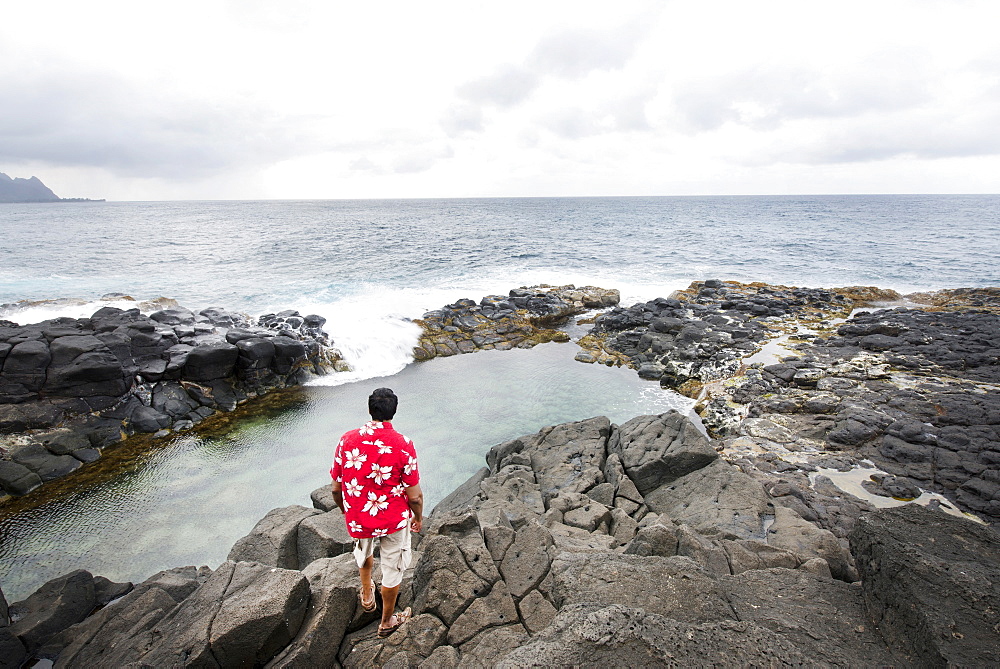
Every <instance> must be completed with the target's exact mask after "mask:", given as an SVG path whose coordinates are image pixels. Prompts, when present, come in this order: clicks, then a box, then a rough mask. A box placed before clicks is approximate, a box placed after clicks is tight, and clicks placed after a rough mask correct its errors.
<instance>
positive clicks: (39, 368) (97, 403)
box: [0, 307, 343, 494]
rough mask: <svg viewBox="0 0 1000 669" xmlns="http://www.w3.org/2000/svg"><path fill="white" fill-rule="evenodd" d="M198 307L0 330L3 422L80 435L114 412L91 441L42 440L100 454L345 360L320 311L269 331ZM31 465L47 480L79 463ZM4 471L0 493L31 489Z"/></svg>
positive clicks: (105, 312)
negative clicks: (322, 324) (73, 443)
mask: <svg viewBox="0 0 1000 669" xmlns="http://www.w3.org/2000/svg"><path fill="white" fill-rule="evenodd" d="M205 314H207V315H205ZM205 314H199V315H198V316H195V315H194V314H192V312H190V311H188V310H187V309H184V308H182V307H171V308H168V309H165V310H162V311H159V312H157V313H156V314H154V316H155V318H153V317H146V316H143V315H142V314H140V313H139V310H138V309H130V310H125V311H123V310H121V309H115V308H111V307H106V308H102V309H100V310H98V311H97V312H95V313H94V315H93V316H92V317H91V318H82V319H70V318H58V319H53V320H50V321H44V322H42V323H39V324H35V325H29V326H14V325H12V326H11V327H6V328H0V362H2V364H0V432H3V433H8V434H19V433H26V432H28V431H30V430H45V429H49V428H53V427H56V426H59V427H60V430H59V431H61V432H67V433H71V436H73V437H75V438H76V439H77V440H82V439H86V438H88V435H89V434H90V433H91V431H92V427H93V424H94V423H96V422H100V421H114V422H117V428H116V429H111V428H108V429H106V430H105V432H106V434H104V435H103V436H102V437H101V439H100V443H92V446H93V447H92V448H87V447H80V446H70V445H68V443H63V442H66V440H65V439H62V438H60V441H46V442H45V443H44V444H43V445H45V446H46V447H47V448H48V449H49V451H51V453H52V454H53V455H54V456H56V457H61V456H70V455H72V456H73V458H75V459H76V460H77V461H78V462H92V461H94V460H96V459H98V457H99V455H100V453H99V451H98V450H97V449H100V448H103V447H105V446H107V445H110V444H111V443H114V442H116V441H120V440H122V439H124V438H125V437H126V436H128V435H130V434H134V433H135V432H142V433H149V434H157V433H160V432H161V431H163V430H167V429H173V430H182V429H188V428H190V427H191V426H193V424H194V423H197V422H199V421H200V420H201V419H203V418H204V417H205V416H206V415H209V414H210V413H211V412H213V411H215V410H219V409H221V410H226V411H231V410H233V409H235V407H236V405H237V404H238V403H240V402H242V401H244V400H245V399H246V398H247V396H248V395H259V394H263V393H265V392H267V391H269V390H272V389H275V388H283V387H287V386H289V385H296V384H300V383H302V382H303V381H305V380H306V378H307V377H308V376H309V375H311V374H319V373H324V372H325V370H327V369H330V368H332V369H340V368H341V367H342V366H343V365H342V364H341V363H342V359H341V356H340V353H339V351H337V350H336V349H333V348H331V347H329V346H328V344H329V340H328V338H327V337H326V335H325V334H324V333H323V332H322V330H320V329H318V325H317V323H319V322H320V321H321V320H322V319H318V317H316V318H312V317H307V318H306V319H305V321H304V323H306V322H308V323H311V325H309V326H308V327H307V326H306V325H303V326H302V327H300V328H298V329H289V330H282V331H281V335H280V336H275V332H273V331H272V330H269V329H265V328H260V327H257V326H254V325H253V324H251V323H250V322H249V321H247V320H246V319H245V317H242V316H235V315H232V314H228V313H225V312H223V311H221V310H205ZM213 319H214V321H213ZM317 319H318V320H317ZM216 324H218V325H219V327H220V328H222V329H219V330H217V329H216ZM234 325H239V326H240V327H232V326H234ZM231 333H242V334H244V335H245V336H239V337H233V339H234V340H235V341H237V342H239V343H240V345H239V346H234V345H233V344H231V343H230V342H229V341H227V339H228V338H229V334H231ZM102 429H104V428H102ZM24 436H25V437H27V439H26V443H28V442H33V443H34V444H37V443H38V441H37V439H32V437H33V435H30V434H28V435H24ZM40 438H41V437H39V439H40ZM28 445H29V446H30V445H31V443H28ZM21 450H24V449H23V448H21V447H17V448H14V449H12V451H13V452H12V453H10V454H9V455H8V454H6V453H5V454H4V458H3V459H4V460H5V461H6V460H9V459H13V460H14V461H15V462H16V461H17V459H16V458H14V455H15V454H16V452H18V451H21ZM21 457H22V459H23V458H29V457H33V458H35V459H37V458H38V457H43V454H41V453H38V452H36V453H34V454H33V455H29V454H27V453H26V454H22V456H21ZM28 468H29V469H31V470H32V471H36V472H41V470H42V469H44V475H41V478H42V479H43V480H50V478H53V477H59V476H63V475H66V474H67V473H69V472H71V471H73V469H75V465H73V463H72V462H70V460H68V459H66V460H62V461H51V460H49V461H48V462H46V463H44V464H41V463H37V464H35V465H31V464H29V465H28ZM11 478H12V480H10V481H8V485H7V486H6V488H5V490H6V491H7V492H9V493H12V494H24V493H25V492H27V491H28V490H29V489H30V488H31V485H32V484H31V481H30V477H29V479H24V477H23V476H20V477H11ZM22 479H23V480H22Z"/></svg>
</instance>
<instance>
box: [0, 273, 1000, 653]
mask: <svg viewBox="0 0 1000 669" xmlns="http://www.w3.org/2000/svg"><path fill="white" fill-rule="evenodd" d="M571 292H572V293H575V294H578V295H584V296H585V297H580V298H577V297H573V296H571V295H570V293H571ZM515 298H516V299H518V300H520V302H519V303H518V302H515V301H514V300H515ZM617 302H618V297H617V294H616V293H614V291H602V290H601V289H591V288H589V287H588V288H587V289H580V290H577V289H575V288H574V287H571V286H561V287H555V288H553V287H547V286H545V287H534V288H524V289H518V290H517V291H512V292H511V295H510V296H508V297H507V298H503V297H497V296H490V297H488V298H485V299H483V300H482V301H481V302H479V303H476V302H474V301H472V300H461V301H459V302H457V303H455V304H452V305H448V306H447V307H445V308H443V309H441V310H438V311H436V312H430V313H428V314H427V315H425V317H424V318H423V319H421V321H418V324H420V325H421V326H422V327H423V329H424V334H423V337H422V338H421V341H420V345H419V347H418V348H419V349H420V350H422V351H424V354H423V356H424V357H423V358H421V357H420V356H421V354H420V353H418V352H417V351H415V355H416V356H417V357H418V359H427V358H430V357H435V356H438V355H442V356H443V355H455V354H459V353H467V352H474V351H476V350H488V349H490V348H494V349H504V348H512V347H515V346H531V345H534V344H536V343H540V342H542V341H560V340H563V341H565V340H568V339H570V335H568V334H567V333H566V332H565V331H560V330H558V329H557V328H558V327H559V326H560V324H561V323H562V321H564V320H566V319H569V318H573V317H575V316H579V315H582V314H584V313H586V312H587V311H588V310H591V309H599V308H605V309H606V308H607V307H613V306H614V305H615V304H617ZM897 305H905V306H897ZM880 306H882V307H886V306H888V308H878V307H880ZM863 308H867V309H870V310H866V311H859V309H863ZM206 318H207V316H206ZM593 324H594V327H593V328H592V330H591V331H590V332H589V333H587V334H586V335H584V336H583V337H581V338H580V339H579V341H578V344H579V345H580V346H581V351H580V353H579V354H578V355H577V359H578V360H580V361H581V362H590V363H597V364H607V365H628V366H630V367H633V368H634V369H636V370H637V372H638V373H639V374H640V375H641V376H643V377H644V378H648V379H655V380H658V381H659V383H660V384H661V386H663V387H667V388H671V389H676V390H678V391H680V392H682V393H684V394H686V395H688V396H690V397H692V398H693V399H695V400H696V405H695V406H696V410H697V413H698V415H699V416H700V418H701V421H702V424H703V425H702V427H704V428H707V432H708V436H707V437H706V436H705V435H704V434H703V432H702V431H701V429H700V428H699V427H698V426H695V425H694V424H692V423H691V422H690V421H688V420H687V419H686V418H684V417H683V416H681V415H680V414H677V413H675V412H670V413H667V414H663V415H660V416H639V417H636V418H634V419H632V420H630V421H627V422H625V423H623V424H622V425H614V424H612V423H610V421H608V419H606V418H603V417H595V418H592V419H590V420H586V421H580V422H576V423H568V424H564V425H557V426H553V427H548V428H545V429H543V430H541V431H540V432H538V433H537V434H532V435H526V436H524V437H521V438H519V439H515V440H512V441H510V442H505V443H503V444H498V445H496V446H494V447H493V448H492V449H491V450H490V452H489V455H488V456H487V462H486V465H487V466H486V467H483V469H481V470H480V471H479V472H478V473H477V474H476V475H474V476H473V477H472V478H471V479H470V480H469V481H467V482H466V483H465V484H464V485H462V486H461V487H460V488H459V489H457V490H456V491H455V492H453V493H452V494H451V495H450V496H449V497H448V498H446V499H445V500H443V501H442V502H441V503H440V504H439V505H438V506H437V508H436V509H435V510H434V512H433V514H432V515H431V517H430V519H429V521H428V522H427V523H426V524H425V527H426V530H425V533H424V535H423V536H422V537H419V538H416V539H415V541H416V542H417V546H416V549H417V553H416V559H415V563H414V565H413V568H412V569H411V570H410V572H409V573H408V575H407V577H406V579H405V580H404V586H403V589H402V591H401V595H400V604H401V605H402V606H406V605H410V606H412V607H413V609H414V613H415V614H416V615H415V617H414V618H413V620H411V621H410V622H409V623H408V624H407V625H406V626H404V627H403V628H402V629H401V630H400V631H399V632H397V633H396V634H394V635H393V636H391V637H389V638H388V639H378V638H377V637H376V636H375V633H374V630H375V626H376V625H377V617H376V615H375V614H365V613H364V612H363V611H361V609H360V606H359V605H358V600H357V588H358V585H359V584H358V578H357V571H356V568H355V567H354V563H353V560H352V558H351V556H350V555H349V552H350V548H351V542H350V539H349V537H348V536H347V535H346V531H345V529H344V523H343V518H342V516H341V515H340V513H339V512H338V511H337V510H336V509H335V508H334V507H333V504H332V499H331V498H330V495H329V492H328V487H327V486H323V487H321V488H319V489H317V490H316V491H315V492H314V493H313V496H312V497H313V498H312V507H313V508H308V507H305V506H297V505H296V506H290V507H285V508H282V509H275V510H273V511H272V512H270V513H269V514H268V515H267V516H266V517H265V518H263V519H261V521H260V522H259V523H258V524H257V526H256V527H255V528H254V529H253V530H252V531H251V532H250V534H248V535H247V536H246V537H244V538H243V539H241V540H240V541H239V542H237V544H236V545H235V546H234V547H233V548H232V550H231V552H230V554H229V560H228V561H227V562H225V563H224V564H223V565H221V566H220V567H219V568H218V569H215V570H214V571H213V570H210V569H208V568H207V567H201V568H195V567H181V568H176V569H171V570H167V571H164V572H161V573H159V574H157V575H155V576H153V577H152V578H150V579H148V580H147V581H145V582H143V583H141V584H138V585H135V586H133V585H132V584H114V583H110V582H108V581H107V580H106V579H102V578H101V577H95V576H93V575H91V574H90V573H89V572H86V571H82V570H80V571H77V572H73V573H72V574H68V575H66V576H64V577H61V578H60V579H55V580H54V581H51V582H50V583H48V584H46V585H45V586H43V587H42V588H40V589H39V590H38V591H37V592H36V593H35V594H33V595H31V596H30V597H28V598H27V599H25V600H24V601H22V602H17V603H14V604H12V605H11V606H10V607H9V612H8V610H7V609H8V607H7V605H6V602H5V601H3V598H2V596H0V657H4V658H7V657H10V658H15V659H13V660H9V661H8V664H6V665H2V664H0V666H14V667H16V666H19V665H20V663H21V662H23V661H25V660H26V659H27V658H30V657H37V658H44V659H51V660H54V661H55V665H56V666H57V667H60V666H67V667H72V666H98V667H100V666H109V667H110V666H122V665H125V664H130V663H141V664H144V665H152V666H159V665H185V666H187V665H199V664H209V665H212V666H245V665H253V666H267V667H286V666H289V667H290V666H317V665H321V666H362V665H363V666H392V667H405V666H469V667H479V666H551V665H580V666H607V665H609V664H613V665H636V666H650V665H653V666H670V665H674V666H675V665H677V664H723V665H741V666H742V665H747V664H754V665H761V664H766V665H773V664H820V665H844V664H847V665H861V666H869V665H921V666H923V665H929V666H945V665H963V666H964V665H989V664H996V663H998V662H1000V651H998V649H1000V632H998V631H997V630H1000V612H998V611H997V609H996V606H995V604H994V603H995V602H996V601H1000V537H998V535H997V533H996V531H995V529H994V528H991V527H989V523H990V522H994V523H995V521H996V520H997V519H998V518H1000V474H998V471H1000V467H998V463H1000V403H998V400H997V398H998V397H1000V393H998V392H997V391H998V390H1000V360H998V354H1000V290H998V289H956V290H951V291H939V292H937V293H933V294H922V295H909V296H900V295H898V294H896V293H894V292H892V291H884V290H880V289H875V288H842V289H804V288H792V287H784V286H771V285H766V284H759V283H758V284H742V283H737V282H727V281H720V280H709V281H704V282H695V283H694V284H692V286H691V287H690V288H689V289H687V290H684V291H678V292H677V293H675V294H673V295H671V296H669V297H666V298H659V299H657V300H653V301H650V302H646V303H642V304H637V305H633V306H631V307H627V308H623V307H614V308H612V309H610V310H609V311H606V312H605V313H604V314H602V315H599V316H597V317H596V319H594V321H593ZM154 327H155V326H154ZM43 334H44V333H43ZM60 336H62V335H60ZM67 336H68V335H67ZM76 336H79V335H76ZM279 336H283V335H279ZM6 341H7V342H8V343H9V342H10V340H9V339H8V340H6ZM237 348H240V347H238V346H237ZM240 350H242V349H240ZM4 371H6V368H4ZM289 378H290V377H289ZM159 382H160V383H162V379H161V381H159ZM181 387H184V386H183V385H181ZM140 403H141V402H140ZM143 406H145V405H143ZM850 471H857V472H860V473H861V475H862V477H863V478H865V479H867V480H866V481H864V482H863V486H864V489H865V490H866V491H867V492H869V493H872V494H874V495H878V496H881V497H882V498H885V499H888V498H895V499H896V500H897V501H896V502H893V503H900V502H903V501H906V500H910V499H914V498H916V497H917V496H918V495H922V494H923V493H924V491H935V492H937V493H940V494H941V495H943V496H944V497H945V498H946V500H947V501H945V502H938V501H934V500H932V501H931V503H930V505H929V506H921V505H918V504H912V503H909V504H903V505H902V506H898V507H895V508H889V509H876V508H875V506H873V505H872V504H871V503H870V502H869V501H865V500H864V499H861V498H859V497H855V496H853V495H851V494H849V493H847V492H845V491H844V490H843V489H842V488H840V487H838V486H837V485H836V484H835V483H834V481H833V480H832V479H831V477H832V476H833V473H834V472H850ZM824 473H829V476H826V475H824ZM946 509H947V510H948V511H949V513H945V510H946ZM961 511H964V512H974V513H975V514H977V515H978V516H979V517H980V518H981V519H982V521H985V523H984V522H974V520H970V519H968V518H963V517H962V514H961V513H960V512H961Z"/></svg>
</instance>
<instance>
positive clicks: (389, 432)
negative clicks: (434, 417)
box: [330, 421, 420, 539]
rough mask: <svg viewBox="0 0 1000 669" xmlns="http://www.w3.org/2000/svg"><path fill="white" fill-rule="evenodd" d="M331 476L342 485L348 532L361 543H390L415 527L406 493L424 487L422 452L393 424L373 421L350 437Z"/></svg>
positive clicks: (339, 449)
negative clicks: (371, 539)
mask: <svg viewBox="0 0 1000 669" xmlns="http://www.w3.org/2000/svg"><path fill="white" fill-rule="evenodd" d="M330 476H332V477H333V480H334V481H339V482H340V486H341V490H342V491H343V495H344V510H345V511H346V513H345V514H344V515H345V519H346V520H347V532H348V534H350V535H351V536H352V537H354V538H355V539H363V538H366V537H384V536H385V535H387V534H392V533H394V532H398V531H399V530H401V529H403V528H404V527H406V525H407V524H408V523H409V522H410V517H411V516H412V515H413V514H412V513H411V512H410V505H409V503H408V502H407V499H406V489H407V488H409V487H410V486H415V485H417V483H419V482H420V472H418V471H417V452H416V450H414V448H413V442H412V441H410V440H409V439H408V438H407V437H405V436H403V435H401V434H400V433H399V432H396V430H394V429H393V428H392V423H390V422H388V421H385V422H378V421H369V422H367V423H365V425H364V426H363V427H361V428H360V429H358V430H351V431H350V432H347V433H345V434H344V436H343V437H341V438H340V443H339V444H337V449H336V450H335V451H334V454H333V466H332V467H331V468H330Z"/></svg>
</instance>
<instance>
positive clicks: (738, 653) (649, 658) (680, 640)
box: [463, 604, 813, 669]
mask: <svg viewBox="0 0 1000 669" xmlns="http://www.w3.org/2000/svg"><path fill="white" fill-rule="evenodd" d="M463 659H464V658H463ZM812 663H813V661H812V659H811V658H810V657H809V656H808V655H806V654H804V653H802V652H800V651H799V650H798V649H797V648H795V646H794V645H792V644H791V643H790V642H789V641H788V640H787V639H785V638H783V637H781V636H780V635H776V634H775V633H774V632H773V631H772V630H770V629H767V628H766V627H762V626H760V625H758V624H756V623H753V622H736V621H733V620H723V621H719V622H705V623H689V622H683V621H678V620H674V619H671V618H670V617H667V616H664V615H660V614H657V613H653V612H650V611H647V610H645V609H642V608H638V607H629V606H625V605H621V604H614V605H609V606H601V605H597V604H577V605H571V606H567V607H566V608H563V609H562V610H561V611H560V612H559V615H558V616H556V618H555V620H554V621H553V623H552V625H550V626H549V627H547V628H546V629H545V630H543V631H542V632H540V633H539V634H537V635H536V636H534V637H532V639H531V640H530V641H528V642H527V643H525V644H524V645H522V646H520V647H518V648H516V649H515V650H514V651H512V652H510V653H507V654H506V655H505V656H504V657H503V658H502V659H501V660H500V661H499V662H497V663H496V665H495V666H497V667H505V668H507V667H509V668H511V669H513V668H515V667H562V666H566V667H569V666H578V667H579V666H584V667H650V666H664V667H667V666H670V667H673V666H706V665H712V666H805V665H809V664H812Z"/></svg>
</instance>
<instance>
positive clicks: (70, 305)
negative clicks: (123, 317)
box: [0, 299, 139, 325]
mask: <svg viewBox="0 0 1000 669" xmlns="http://www.w3.org/2000/svg"><path fill="white" fill-rule="evenodd" d="M138 306H139V304H137V303H136V302H135V301H133V300H121V299H109V300H83V299H80V300H73V299H66V300H51V301H49V300H45V301H38V302H22V303H15V304H12V305H10V306H9V307H7V308H6V309H3V310H0V319H4V320H9V321H13V322H15V323H17V324H18V325H31V324H33V323H41V322H42V321H47V320H51V319H53V318H90V317H91V316H92V315H93V314H94V312H95V311H97V310H98V309H101V308H102V307H116V308H118V309H134V308H136V307H138Z"/></svg>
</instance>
